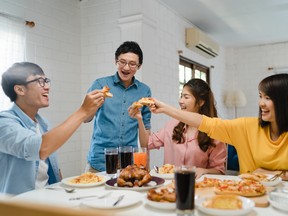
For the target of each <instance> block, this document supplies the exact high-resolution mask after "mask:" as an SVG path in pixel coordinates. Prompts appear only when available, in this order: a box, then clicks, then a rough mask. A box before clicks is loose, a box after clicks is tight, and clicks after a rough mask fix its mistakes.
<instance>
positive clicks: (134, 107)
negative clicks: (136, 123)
mask: <svg viewBox="0 0 288 216" xmlns="http://www.w3.org/2000/svg"><path fill="white" fill-rule="evenodd" d="M141 107H143V105H142V104H141V103H139V102H138V101H136V102H134V103H133V104H132V109H139V108H141Z"/></svg>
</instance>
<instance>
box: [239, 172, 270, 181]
mask: <svg viewBox="0 0 288 216" xmlns="http://www.w3.org/2000/svg"><path fill="white" fill-rule="evenodd" d="M239 177H240V178H241V179H250V180H254V181H264V182H265V181H268V176H267V175H265V174H262V173H243V174H241V175H239Z"/></svg>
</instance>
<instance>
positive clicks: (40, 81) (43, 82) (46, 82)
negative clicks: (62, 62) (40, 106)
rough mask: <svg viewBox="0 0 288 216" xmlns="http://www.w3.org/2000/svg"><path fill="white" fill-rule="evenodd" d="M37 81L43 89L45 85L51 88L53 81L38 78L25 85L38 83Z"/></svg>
mask: <svg viewBox="0 0 288 216" xmlns="http://www.w3.org/2000/svg"><path fill="white" fill-rule="evenodd" d="M36 81H37V82H38V83H39V85H40V86H41V87H44V86H45V84H46V85H47V86H48V87H49V86H50V84H51V80H50V79H49V78H43V77H39V78H37V79H34V80H30V81H27V82H25V83H24V85H27V84H29V83H32V82H36Z"/></svg>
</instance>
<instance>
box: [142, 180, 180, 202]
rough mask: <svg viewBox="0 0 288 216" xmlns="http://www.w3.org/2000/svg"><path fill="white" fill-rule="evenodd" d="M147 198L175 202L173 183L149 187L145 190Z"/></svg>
mask: <svg viewBox="0 0 288 216" xmlns="http://www.w3.org/2000/svg"><path fill="white" fill-rule="evenodd" d="M147 199H149V200H152V201H155V202H176V192H175V184H174V183H173V184H169V185H166V186H163V187H158V188H155V189H150V190H149V191H148V192H147Z"/></svg>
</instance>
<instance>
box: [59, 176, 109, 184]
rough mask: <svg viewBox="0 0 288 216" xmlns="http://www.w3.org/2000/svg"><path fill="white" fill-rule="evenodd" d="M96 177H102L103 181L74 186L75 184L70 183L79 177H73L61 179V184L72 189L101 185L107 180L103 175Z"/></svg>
mask: <svg viewBox="0 0 288 216" xmlns="http://www.w3.org/2000/svg"><path fill="white" fill-rule="evenodd" d="M97 176H99V177H102V178H103V181H100V182H94V183H87V184H76V183H72V182H70V181H71V180H72V179H74V178H77V177H79V176H73V177H69V178H65V179H62V181H61V182H62V183H63V184H65V185H68V186H72V187H95V186H99V185H103V184H104V183H105V182H106V181H107V179H108V177H107V176H104V175H98V174H97Z"/></svg>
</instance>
